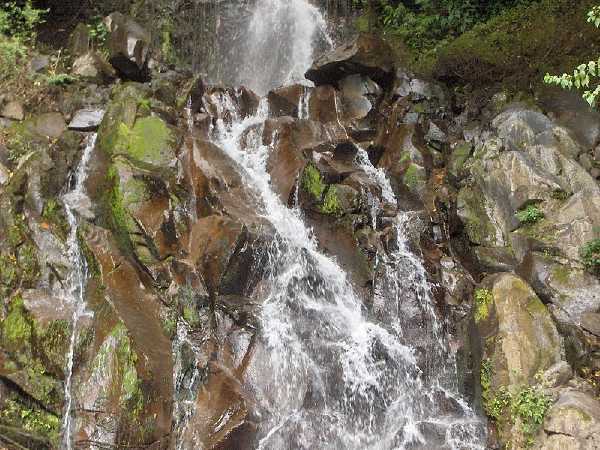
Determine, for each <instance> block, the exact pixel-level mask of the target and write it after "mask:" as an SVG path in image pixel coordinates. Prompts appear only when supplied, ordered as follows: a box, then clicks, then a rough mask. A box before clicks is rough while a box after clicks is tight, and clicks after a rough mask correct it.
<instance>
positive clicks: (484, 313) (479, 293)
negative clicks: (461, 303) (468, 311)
mask: <svg viewBox="0 0 600 450" xmlns="http://www.w3.org/2000/svg"><path fill="white" fill-rule="evenodd" d="M493 300H494V294H493V293H492V291H490V290H489V289H483V288H482V289H476V290H475V313H474V316H473V317H474V318H475V322H476V323H479V322H480V321H482V320H485V319H487V318H488V316H489V314H490V305H491V304H492V302H493Z"/></svg>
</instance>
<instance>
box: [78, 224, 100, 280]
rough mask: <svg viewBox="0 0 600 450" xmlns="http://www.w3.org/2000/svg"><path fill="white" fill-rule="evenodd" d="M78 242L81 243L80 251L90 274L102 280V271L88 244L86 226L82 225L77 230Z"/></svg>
mask: <svg viewBox="0 0 600 450" xmlns="http://www.w3.org/2000/svg"><path fill="white" fill-rule="evenodd" d="M77 242H78V243H79V250H80V251H81V255H82V256H83V258H84V259H85V262H86V264H87V268H88V271H89V273H90V274H91V275H92V276H94V277H96V278H100V276H101V275H102V271H101V270H100V264H99V263H98V261H97V260H96V256H95V255H94V252H93V251H92V249H91V248H90V247H89V245H88V244H87V241H86V238H85V224H81V225H80V226H79V228H78V229H77Z"/></svg>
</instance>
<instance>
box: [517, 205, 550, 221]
mask: <svg viewBox="0 0 600 450" xmlns="http://www.w3.org/2000/svg"><path fill="white" fill-rule="evenodd" d="M515 215H516V216H517V219H518V220H519V222H521V223H522V224H527V225H531V224H534V223H537V222H539V221H540V220H542V219H543V218H544V213H543V212H542V211H540V209H539V208H538V207H537V206H535V205H527V207H525V208H524V209H522V210H520V211H517V213H516V214H515Z"/></svg>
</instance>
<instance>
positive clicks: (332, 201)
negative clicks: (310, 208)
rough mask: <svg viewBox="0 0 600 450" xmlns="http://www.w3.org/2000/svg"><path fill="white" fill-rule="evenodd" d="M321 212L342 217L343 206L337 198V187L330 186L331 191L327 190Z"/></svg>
mask: <svg viewBox="0 0 600 450" xmlns="http://www.w3.org/2000/svg"><path fill="white" fill-rule="evenodd" d="M320 210H321V212H322V213H324V214H331V215H340V214H341V213H342V206H341V205H340V200H339V198H338V197H337V194H336V189H335V186H330V187H329V189H327V192H326V193H325V198H324V199H323V204H322V205H321V207H320Z"/></svg>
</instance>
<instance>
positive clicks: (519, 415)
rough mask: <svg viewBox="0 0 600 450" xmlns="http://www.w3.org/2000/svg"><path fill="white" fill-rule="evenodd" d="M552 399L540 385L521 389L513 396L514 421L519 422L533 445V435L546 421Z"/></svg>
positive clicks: (527, 439) (528, 441)
mask: <svg viewBox="0 0 600 450" xmlns="http://www.w3.org/2000/svg"><path fill="white" fill-rule="evenodd" d="M551 404H552V399H551V398H550V397H549V396H548V395H546V393H545V392H544V391H543V389H542V388H540V387H538V386H528V387H525V388H522V389H520V390H519V391H518V392H517V393H516V394H515V395H514V396H513V398H512V402H511V411H512V419H513V422H514V423H517V422H518V423H519V424H520V426H521V431H522V433H523V435H524V437H525V438H526V441H527V442H526V443H527V444H528V445H531V444H532V443H533V442H532V441H533V437H534V436H535V433H536V432H537V430H538V428H539V427H540V425H541V424H542V423H543V422H544V417H545V415H546V411H548V408H550V405H551Z"/></svg>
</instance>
